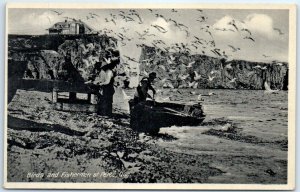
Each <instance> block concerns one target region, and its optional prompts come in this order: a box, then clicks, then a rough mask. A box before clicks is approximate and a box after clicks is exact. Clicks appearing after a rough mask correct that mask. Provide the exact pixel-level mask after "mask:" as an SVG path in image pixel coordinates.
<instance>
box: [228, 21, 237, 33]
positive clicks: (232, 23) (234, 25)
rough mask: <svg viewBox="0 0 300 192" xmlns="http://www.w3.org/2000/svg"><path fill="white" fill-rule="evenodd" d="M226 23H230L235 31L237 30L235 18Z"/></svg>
mask: <svg viewBox="0 0 300 192" xmlns="http://www.w3.org/2000/svg"><path fill="white" fill-rule="evenodd" d="M227 24H228V25H232V26H233V27H234V28H235V30H236V31H238V30H239V28H238V27H237V26H236V24H235V20H232V21H230V22H228V23H227Z"/></svg>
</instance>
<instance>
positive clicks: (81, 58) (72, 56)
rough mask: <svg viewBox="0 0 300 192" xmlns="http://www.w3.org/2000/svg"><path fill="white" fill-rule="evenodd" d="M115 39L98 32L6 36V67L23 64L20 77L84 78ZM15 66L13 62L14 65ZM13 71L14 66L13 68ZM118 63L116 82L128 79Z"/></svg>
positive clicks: (81, 80)
mask: <svg viewBox="0 0 300 192" xmlns="http://www.w3.org/2000/svg"><path fill="white" fill-rule="evenodd" d="M115 43H116V40H115V39H113V38H111V37H108V36H98V35H39V36H29V35H22V36H21V35H9V37H8V59H9V65H11V66H9V68H13V66H14V65H15V63H17V62H23V63H24V64H23V65H26V70H25V72H24V75H23V78H30V79H55V80H70V78H71V80H72V81H79V82H83V81H87V80H88V78H89V76H90V75H91V71H92V70H93V68H94V64H95V63H96V62H99V58H100V59H101V58H102V57H103V56H104V54H105V49H107V48H109V47H113V46H114V45H115ZM16 66H17V65H16ZM15 70H16V71H17V70H18V69H15ZM124 71H125V68H124V66H122V65H119V66H118V67H117V77H116V84H117V85H122V83H123V80H124V79H126V78H128V77H127V76H126V74H125V72H124Z"/></svg>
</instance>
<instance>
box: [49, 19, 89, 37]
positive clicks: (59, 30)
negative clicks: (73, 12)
mask: <svg viewBox="0 0 300 192" xmlns="http://www.w3.org/2000/svg"><path fill="white" fill-rule="evenodd" d="M48 31H49V34H50V35H53V34H71V35H76V34H92V33H94V30H93V29H92V28H91V27H89V26H88V25H87V24H85V23H84V22H82V21H81V20H78V21H77V20H72V21H68V20H65V21H64V22H57V23H55V24H54V25H53V26H52V27H50V28H49V29H48Z"/></svg>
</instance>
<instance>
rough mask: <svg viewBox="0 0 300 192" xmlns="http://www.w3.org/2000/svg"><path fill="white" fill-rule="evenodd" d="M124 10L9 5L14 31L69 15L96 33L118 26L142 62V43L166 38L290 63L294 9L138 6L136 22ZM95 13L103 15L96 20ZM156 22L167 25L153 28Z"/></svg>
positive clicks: (39, 29)
mask: <svg viewBox="0 0 300 192" xmlns="http://www.w3.org/2000/svg"><path fill="white" fill-rule="evenodd" d="M120 11H123V12H124V13H125V14H124V15H128V14H130V13H131V11H130V10H129V9H24V8H23V9H9V10H8V34H32V35H37V34H47V33H48V31H47V29H48V28H50V27H51V26H52V25H53V24H54V23H56V22H61V21H64V20H65V19H66V18H65V17H69V18H75V19H77V20H78V19H81V20H82V21H83V22H85V23H86V24H88V25H89V26H90V27H92V28H93V29H94V30H95V31H101V32H103V31H104V30H112V31H113V32H111V33H110V34H109V35H111V36H114V37H117V38H119V37H118V34H119V33H122V35H124V36H125V37H127V38H128V39H131V40H130V41H128V40H127V41H126V40H124V43H125V45H124V43H123V44H121V43H119V49H120V52H121V55H123V56H124V55H126V56H130V57H132V58H135V59H137V60H138V59H139V56H140V52H141V48H140V47H137V46H136V44H146V45H151V44H152V43H153V41H154V40H162V41H163V42H164V43H165V44H166V45H164V44H158V45H157V46H158V47H168V46H172V45H174V44H175V43H178V44H181V43H183V44H184V45H188V46H187V47H189V48H190V50H191V53H192V54H197V53H200V54H202V53H205V54H206V55H209V56H214V57H222V56H219V55H217V54H216V53H213V51H212V50H213V49H217V51H218V52H219V53H221V54H222V55H223V52H224V53H225V54H226V55H227V57H228V59H242V60H249V61H260V62H270V61H273V60H278V61H285V62H287V61H288V42H289V36H288V34H289V12H288V10H270V9H202V10H196V9H176V10H172V9H153V10H151V11H150V10H148V9H136V13H138V15H139V16H140V18H141V20H139V18H138V17H137V16H136V15H129V16H130V17H131V18H133V19H134V21H127V22H126V21H125V20H124V19H123V18H122V16H121V15H120V14H122V12H120ZM90 13H93V14H96V15H97V16H96V15H94V16H93V17H94V18H90V16H91V14H90ZM158 15H159V16H158ZM203 18H204V19H203ZM106 19H107V20H108V22H106ZM111 19H113V20H114V22H115V23H114V22H113V21H111ZM170 19H172V20H174V21H176V22H177V23H181V24H183V25H184V27H177V26H175V24H174V22H172V21H170ZM155 25H158V26H160V27H163V29H158V28H155V27H153V26H155ZM185 26H186V27H185ZM123 29H125V30H126V32H124V31H123ZM185 29H186V31H188V32H189V35H187V32H186V31H185ZM145 30H146V31H148V32H147V35H149V36H144V37H145V39H139V34H138V33H140V34H143V33H145V32H144V31H145ZM209 33H210V34H209ZM151 34H154V35H155V36H154V35H151ZM195 36H196V37H197V38H199V39H203V40H201V42H202V43H204V44H205V43H208V42H214V44H215V46H212V45H211V44H208V45H203V44H199V43H198V44H196V46H197V49H196V47H194V46H192V42H193V41H195V40H196V38H195ZM249 37H250V38H249ZM194 45H195V43H194ZM123 59H125V58H123ZM132 65H134V64H132Z"/></svg>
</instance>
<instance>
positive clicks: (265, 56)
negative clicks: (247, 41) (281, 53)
mask: <svg viewBox="0 0 300 192" xmlns="http://www.w3.org/2000/svg"><path fill="white" fill-rule="evenodd" d="M262 56H263V57H264V58H267V57H271V56H269V55H265V54H263V55H262Z"/></svg>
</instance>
